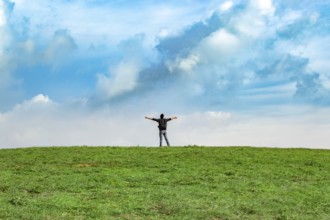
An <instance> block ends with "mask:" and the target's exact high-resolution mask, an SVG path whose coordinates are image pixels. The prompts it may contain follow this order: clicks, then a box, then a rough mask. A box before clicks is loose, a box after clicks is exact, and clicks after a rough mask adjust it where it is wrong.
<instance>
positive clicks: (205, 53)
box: [196, 29, 241, 63]
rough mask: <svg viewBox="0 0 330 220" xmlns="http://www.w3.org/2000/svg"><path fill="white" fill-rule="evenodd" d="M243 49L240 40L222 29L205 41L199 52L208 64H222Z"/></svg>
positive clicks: (200, 45)
mask: <svg viewBox="0 0 330 220" xmlns="http://www.w3.org/2000/svg"><path fill="white" fill-rule="evenodd" d="M240 48H241V42H240V39H239V38H238V37H237V36H235V35H234V34H232V33H230V32H228V31H227V30H225V29H220V30H218V31H216V32H214V33H212V34H211V35H210V36H208V37H206V38H205V39H203V41H202V42H201V43H200V44H199V46H198V47H197V49H196V50H197V52H198V53H199V54H200V57H201V59H202V60H203V61H205V62H206V63H209V62H210V63H221V62H224V61H227V60H228V58H231V57H232V56H233V55H234V54H235V53H236V52H237V51H238V50H239V49H240Z"/></svg>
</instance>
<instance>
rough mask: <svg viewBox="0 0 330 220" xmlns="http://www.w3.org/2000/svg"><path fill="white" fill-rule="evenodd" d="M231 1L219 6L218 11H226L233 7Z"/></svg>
mask: <svg viewBox="0 0 330 220" xmlns="http://www.w3.org/2000/svg"><path fill="white" fill-rule="evenodd" d="M233 5H234V3H233V1H226V2H224V3H222V4H221V5H220V11H228V10H230V9H231V8H232V7H233Z"/></svg>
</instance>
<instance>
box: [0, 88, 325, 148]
mask: <svg viewBox="0 0 330 220" xmlns="http://www.w3.org/2000/svg"><path fill="white" fill-rule="evenodd" d="M52 103H53V102H52V101H51V99H50V98H49V97H47V96H45V95H42V94H39V95H37V96H35V97H33V98H32V99H30V100H27V101H25V102H23V103H22V104H20V107H16V108H14V109H12V110H11V111H9V112H5V113H0V132H1V134H2V136H3V137H6V138H2V139H0V147H2V148H4V147H6V148H8V147H29V146H73V145H90V146H137V145H140V146H157V145H158V129H157V124H156V123H154V122H152V121H149V120H145V119H144V116H145V114H144V113H142V112H141V111H139V110H137V111H136V109H135V111H134V113H133V112H130V111H129V110H128V109H127V108H126V109H125V108H121V109H118V108H116V109H111V108H104V107H103V108H100V109H94V110H88V109H84V108H80V107H79V108H74V109H72V108H70V109H68V108H67V107H66V106H65V105H61V104H54V103H53V104H52ZM23 106H24V107H23ZM40 106H44V107H43V108H40ZM46 106H48V107H46ZM265 111H266V110H265ZM267 112H269V113H270V114H269V115H265V114H264V113H262V114H257V115H244V114H239V113H237V112H236V113H231V112H224V111H204V112H203V111H200V112H192V113H187V114H179V115H177V116H178V119H177V120H173V121H170V122H169V125H168V137H169V140H170V142H171V144H172V145H173V146H183V145H193V144H196V145H202V146H235V145H239V146H263V147H305V148H327V149H330V146H329V145H328V144H329V142H328V131H329V129H330V121H329V117H328V115H329V113H330V109H329V108H324V109H320V108H319V109H310V108H309V109H304V110H302V109H301V108H292V107H288V108H284V109H279V108H272V111H268V110H267ZM158 114H159V113H154V114H150V115H149V116H151V117H157V116H158ZM147 115H148V114H147ZM167 115H168V114H167ZM168 116H169V115H168Z"/></svg>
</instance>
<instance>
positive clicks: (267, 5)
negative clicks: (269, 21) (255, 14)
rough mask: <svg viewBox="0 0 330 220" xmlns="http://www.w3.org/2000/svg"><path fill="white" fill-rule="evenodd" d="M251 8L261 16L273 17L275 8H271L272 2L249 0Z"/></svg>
mask: <svg viewBox="0 0 330 220" xmlns="http://www.w3.org/2000/svg"><path fill="white" fill-rule="evenodd" d="M250 5H251V6H252V8H254V9H256V10H257V11H259V13H260V14H261V15H265V16H273V15H274V12H275V7H274V6H273V3H272V0H250Z"/></svg>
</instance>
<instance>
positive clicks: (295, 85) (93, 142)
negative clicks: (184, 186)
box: [0, 0, 330, 149]
mask: <svg viewBox="0 0 330 220" xmlns="http://www.w3.org/2000/svg"><path fill="white" fill-rule="evenodd" d="M329 60H330V0H315V1H309V0H299V1H298V0H287V1H280V0H244V1H243V0H210V1H204V0H182V1H174V0H168V1H158V0H157V1H156V0H136V1H129V0H112V1H105V0H94V1H91V0H85V1H83V0H58V1H52V0H34V1H28V0H0V94H1V96H0V97H1V98H0V148H17V147H31V146H78V145H79V146H82V145H88V146H158V143H159V140H158V139H159V137H158V130H157V124H156V123H155V122H153V121H149V120H145V119H144V116H149V117H155V118H156V117H159V115H160V114H161V113H164V114H165V117H172V116H177V117H178V119H177V120H173V121H170V122H169V125H168V137H169V140H170V142H171V144H172V145H173V146H187V145H201V146H257V147H285V148H322V149H330V138H329V131H330V117H329V115H330V62H329Z"/></svg>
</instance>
